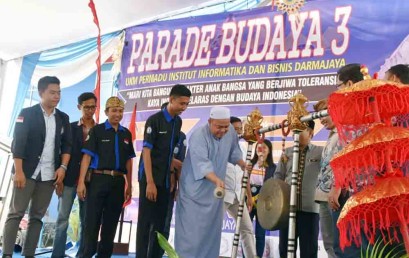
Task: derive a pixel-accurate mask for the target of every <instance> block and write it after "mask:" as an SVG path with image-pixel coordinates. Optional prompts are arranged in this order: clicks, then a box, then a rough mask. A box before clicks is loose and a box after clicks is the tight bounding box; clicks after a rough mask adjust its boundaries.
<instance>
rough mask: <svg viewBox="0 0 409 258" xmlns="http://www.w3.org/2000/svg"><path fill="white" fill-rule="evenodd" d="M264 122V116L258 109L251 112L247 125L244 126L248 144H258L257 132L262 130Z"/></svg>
mask: <svg viewBox="0 0 409 258" xmlns="http://www.w3.org/2000/svg"><path fill="white" fill-rule="evenodd" d="M262 122H263V115H262V114H261V112H260V110H259V109H258V108H255V109H254V110H253V111H251V113H250V115H248V116H247V123H246V124H245V125H244V134H243V138H244V139H245V140H246V141H248V142H256V141H257V140H258V139H257V135H256V132H255V131H256V130H258V129H260V128H261V123H262Z"/></svg>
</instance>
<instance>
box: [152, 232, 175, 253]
mask: <svg viewBox="0 0 409 258" xmlns="http://www.w3.org/2000/svg"><path fill="white" fill-rule="evenodd" d="M156 235H157V238H158V243H159V245H160V247H161V248H162V249H163V250H165V252H166V253H167V254H168V257H169V258H180V257H179V255H178V254H177V253H176V251H175V249H173V247H172V246H171V245H170V244H169V242H168V240H167V239H166V238H165V237H164V236H163V235H162V234H161V233H159V232H158V231H156Z"/></svg>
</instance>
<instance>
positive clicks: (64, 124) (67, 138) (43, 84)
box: [3, 76, 72, 257]
mask: <svg viewBox="0 0 409 258" xmlns="http://www.w3.org/2000/svg"><path fill="white" fill-rule="evenodd" d="M38 92H39V95H40V97H41V102H40V104H37V105H35V106H33V107H29V108H25V109H23V110H22V111H21V112H20V114H19V116H18V118H17V120H16V125H15V129H14V136H13V142H12V146H11V150H12V153H13V158H14V168H13V173H14V178H13V180H14V188H13V193H12V199H11V203H10V210H9V213H8V215H7V220H6V224H5V226H4V233H3V257H11V256H12V254H13V249H14V242H15V240H16V235H17V231H18V228H19V224H20V221H21V219H22V218H23V216H24V214H25V211H26V210H27V208H28V205H29V203H30V202H31V205H30V209H29V211H28V213H29V221H28V228H27V236H26V240H25V243H24V246H23V251H22V255H23V256H25V257H34V253H35V249H36V247H37V243H38V239H39V235H40V231H41V227H42V225H43V223H42V221H41V220H42V218H43V216H44V214H45V212H46V211H47V208H48V206H49V204H50V201H51V197H52V194H53V191H54V189H56V190H57V191H58V193H61V191H62V182H63V180H64V177H65V172H66V170H67V165H68V162H69V160H70V153H71V143H72V138H71V137H72V136H71V128H70V122H69V117H68V115H67V114H65V113H63V112H61V111H60V110H58V109H56V106H57V105H58V103H59V101H60V95H61V90H60V80H59V79H58V78H57V77H51V76H46V77H43V78H41V79H40V80H39V81H38Z"/></svg>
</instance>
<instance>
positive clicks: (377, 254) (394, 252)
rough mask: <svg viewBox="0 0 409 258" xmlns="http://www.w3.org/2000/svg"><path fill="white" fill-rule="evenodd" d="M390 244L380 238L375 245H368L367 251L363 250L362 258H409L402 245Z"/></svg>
mask: <svg viewBox="0 0 409 258" xmlns="http://www.w3.org/2000/svg"><path fill="white" fill-rule="evenodd" d="M390 243H391V242H388V243H386V244H384V242H383V240H382V238H381V237H379V238H378V239H377V240H376V242H375V243H374V244H373V245H368V247H367V248H366V250H364V248H361V258H409V256H408V254H406V251H405V248H402V246H403V244H402V243H400V244H397V245H391V244H390ZM388 249H390V250H388Z"/></svg>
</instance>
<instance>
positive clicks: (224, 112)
mask: <svg viewBox="0 0 409 258" xmlns="http://www.w3.org/2000/svg"><path fill="white" fill-rule="evenodd" d="M210 118H213V119H230V109H228V108H227V107H218V106H217V107H213V108H212V109H211V110H210Z"/></svg>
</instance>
